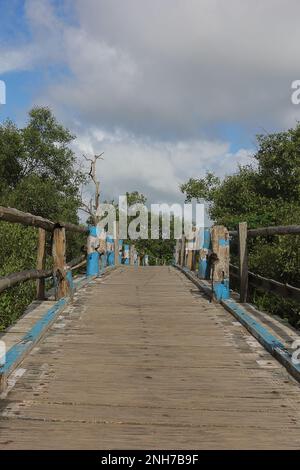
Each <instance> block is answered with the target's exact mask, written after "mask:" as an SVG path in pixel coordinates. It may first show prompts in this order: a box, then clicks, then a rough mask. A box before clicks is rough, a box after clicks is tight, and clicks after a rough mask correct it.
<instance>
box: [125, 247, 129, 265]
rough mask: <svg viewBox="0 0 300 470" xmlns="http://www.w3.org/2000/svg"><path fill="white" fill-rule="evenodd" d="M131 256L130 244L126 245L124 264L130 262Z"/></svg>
mask: <svg viewBox="0 0 300 470" xmlns="http://www.w3.org/2000/svg"><path fill="white" fill-rule="evenodd" d="M129 258H130V251H129V245H124V264H125V265H128V264H129Z"/></svg>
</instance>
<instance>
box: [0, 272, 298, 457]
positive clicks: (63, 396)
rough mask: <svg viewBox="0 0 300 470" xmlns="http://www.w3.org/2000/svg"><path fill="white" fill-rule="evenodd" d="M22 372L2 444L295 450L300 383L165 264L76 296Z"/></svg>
mask: <svg viewBox="0 0 300 470" xmlns="http://www.w3.org/2000/svg"><path fill="white" fill-rule="evenodd" d="M116 291H117V292H118V295H117V296H116V295H115V293H116ZM250 340H251V341H250ZM253 344H254V345H253ZM21 367H22V369H23V370H24V371H25V373H24V375H23V376H22V377H21V378H19V380H18V382H17V384H16V386H15V387H14V388H13V389H12V390H11V392H10V393H9V394H8V396H7V397H6V399H5V401H3V402H2V407H1V405H0V449H21V448H22V449H38V448H39V449H55V448H60V449H69V448H72V449H89V448H91V449H92V448H96V449H113V448H118V449H130V448H131V449H132V448H136V449H143V448H149V449H165V448H168V449H171V448H176V449H190V448H191V447H192V448H199V449H201V448H202V449H203V448H204V449H223V448H224V449H231V448H235V449H243V448H248V449H249V448H251V449H258V448H270V449H275V448H285V449H287V448H298V447H299V439H300V416H299V413H295V410H297V409H298V406H299V404H298V402H299V386H298V384H296V383H295V382H294V381H292V380H289V378H288V376H287V374H286V372H285V370H284V369H283V368H282V367H281V366H280V365H279V364H278V363H277V361H276V360H275V359H274V358H272V357H271V356H270V355H269V354H268V353H267V352H266V351H264V349H263V348H262V347H261V346H260V345H258V344H256V341H255V340H254V339H253V338H252V337H251V336H250V335H249V334H248V332H247V331H245V330H244V328H243V327H240V326H237V325H236V322H234V321H233V317H232V316H231V315H230V314H229V313H228V312H226V311H225V310H224V309H223V308H222V307H221V306H220V305H219V304H215V303H210V302H209V301H208V300H207V299H206V298H204V297H203V296H202V295H200V294H199V292H198V291H197V290H196V288H195V286H194V285H193V284H192V283H191V282H190V281H189V280H188V279H187V278H186V277H185V276H184V275H183V274H181V273H180V272H179V271H177V270H175V269H173V268H170V267H167V266H166V267H147V268H143V267H141V268H136V267H119V268H118V269H117V270H115V271H113V272H112V273H111V274H110V275H109V276H107V277H105V278H103V279H98V280H97V281H95V282H94V283H93V285H92V286H90V287H88V288H86V289H85V290H81V291H80V292H79V294H78V297H77V298H76V299H75V300H74V303H73V304H72V307H71V308H70V309H66V310H65V312H64V313H63V314H61V315H60V317H59V319H58V320H57V321H56V323H55V324H54V325H53V326H52V328H51V330H50V331H49V333H48V334H47V336H46V337H45V338H44V340H43V341H42V342H41V343H40V344H39V348H38V349H36V350H35V351H33V353H32V354H31V355H30V356H28V357H27V358H26V360H25V361H24V362H23V364H22V366H21Z"/></svg>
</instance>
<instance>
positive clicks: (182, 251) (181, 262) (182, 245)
mask: <svg viewBox="0 0 300 470" xmlns="http://www.w3.org/2000/svg"><path fill="white" fill-rule="evenodd" d="M180 254H181V259H180V265H181V266H182V267H184V262H185V236H184V235H182V239H181V253H180Z"/></svg>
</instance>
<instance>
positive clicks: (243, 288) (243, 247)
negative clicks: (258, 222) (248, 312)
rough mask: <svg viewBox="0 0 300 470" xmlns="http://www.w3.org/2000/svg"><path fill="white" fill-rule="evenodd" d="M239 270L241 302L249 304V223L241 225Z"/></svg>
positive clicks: (239, 230)
mask: <svg viewBox="0 0 300 470" xmlns="http://www.w3.org/2000/svg"><path fill="white" fill-rule="evenodd" d="M238 234H239V268H240V301H241V302H242V303H244V302H247V298H248V249H247V222H241V223H239V228H238Z"/></svg>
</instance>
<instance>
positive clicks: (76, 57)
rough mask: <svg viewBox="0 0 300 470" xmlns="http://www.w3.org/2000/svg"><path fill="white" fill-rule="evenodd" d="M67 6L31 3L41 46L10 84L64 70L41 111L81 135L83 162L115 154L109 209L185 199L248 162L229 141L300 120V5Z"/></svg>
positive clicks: (77, 2) (18, 58)
mask: <svg viewBox="0 0 300 470" xmlns="http://www.w3.org/2000/svg"><path fill="white" fill-rule="evenodd" d="M57 5H58V4H57V3H56V2H51V1H49V0H48V1H47V0H27V1H26V15H27V21H28V25H29V27H30V30H31V34H32V40H31V41H30V42H29V43H28V44H27V47H26V49H25V48H24V47H23V46H22V47H21V46H20V48H15V49H11V50H10V51H7V52H6V54H4V55H3V56H2V57H3V60H2V61H1V65H0V72H1V66H2V71H3V70H4V71H6V70H10V69H11V70H13V69H18V68H19V69H22V68H28V67H33V66H34V65H36V64H40V63H43V64H51V65H53V64H60V65H62V66H63V68H64V69H65V70H66V71H67V72H68V73H67V74H66V76H65V77H64V78H61V77H60V79H59V82H56V83H52V85H51V86H50V87H49V86H48V85H47V87H46V88H45V89H44V90H42V92H41V93H40V97H39V99H37V102H39V103H40V104H50V105H51V106H52V107H53V108H54V110H55V113H56V114H57V115H58V116H59V117H60V118H62V119H63V120H64V121H65V122H66V123H68V125H69V126H70V127H71V128H72V129H73V130H75V132H76V133H77V134H78V135H79V140H78V143H77V147H76V148H77V149H78V150H80V151H86V152H87V153H93V152H98V151H99V150H101V151H102V150H104V151H105V161H104V162H103V163H101V164H100V168H101V172H102V173H101V174H102V175H103V177H102V180H103V189H104V192H105V195H106V196H107V197H108V196H109V195H110V194H113V195H117V194H119V193H120V192H124V191H126V190H135V189H139V190H140V191H142V192H144V193H145V194H147V195H150V198H152V199H157V198H167V197H169V198H175V199H176V198H180V197H181V196H180V195H179V192H178V185H179V184H180V183H182V182H183V181H185V180H186V179H187V178H188V177H190V176H198V175H201V174H204V173H205V170H214V171H216V172H217V173H218V174H225V173H228V172H230V171H234V169H235V168H236V164H237V163H242V162H245V161H247V158H248V157H247V155H248V153H249V152H248V150H247V149H240V150H239V151H237V152H235V153H232V152H230V142H224V141H222V140H220V139H221V138H220V135H219V134H218V131H217V129H220V128H221V129H222V126H225V127H226V126H227V125H229V126H232V125H233V126H234V125H235V123H238V124H239V127H240V128H248V129H251V132H253V134H254V132H259V131H261V129H262V128H265V129H267V130H268V131H271V130H273V129H274V128H281V127H283V126H284V127H285V126H290V125H293V124H294V123H295V119H296V118H297V117H299V112H298V109H296V108H295V107H293V106H292V104H291V101H290V94H291V90H290V85H291V82H292V81H293V80H295V79H297V78H300V70H299V65H298V60H297V58H298V56H299V45H300V28H299V25H298V23H299V20H298V19H299V15H300V3H299V1H298V0H289V3H288V6H287V4H286V2H283V1H282V0H262V1H261V2H254V1H253V0H243V1H241V0H226V1H224V0H189V1H188V2H187V1H186V0H164V1H161V0H152V1H149V0H126V1H124V0H74V1H72V2H70V1H69V0H65V1H64V2H60V3H59V5H60V7H59V8H62V7H63V6H64V7H65V10H64V11H63V13H64V14H62V11H61V10H60V11H59V12H58V11H57ZM68 8H69V10H68ZM70 11H71V13H72V15H73V16H72V18H70V15H68V14H67V13H68V12H69V13H70ZM251 137H254V136H253V135H251ZM253 140H254V139H253Z"/></svg>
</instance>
